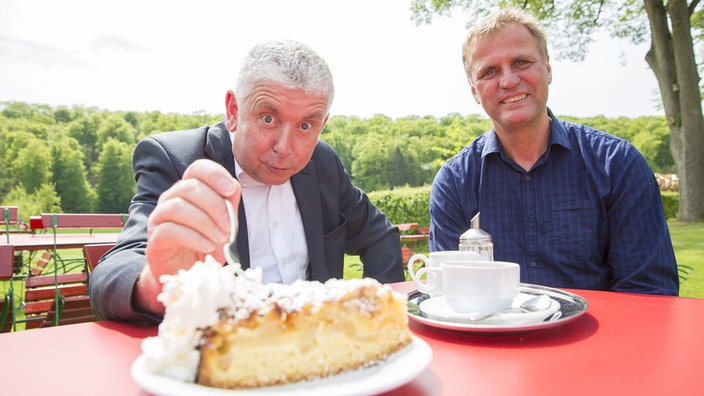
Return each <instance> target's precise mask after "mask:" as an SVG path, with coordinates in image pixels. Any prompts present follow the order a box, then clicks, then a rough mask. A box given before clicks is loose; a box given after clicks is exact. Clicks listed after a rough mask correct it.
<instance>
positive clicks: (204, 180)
mask: <svg viewBox="0 0 704 396" xmlns="http://www.w3.org/2000/svg"><path fill="white" fill-rule="evenodd" d="M225 199H227V200H229V201H230V202H231V203H232V206H233V208H235V210H237V207H238V205H239V201H240V184H239V183H238V182H237V180H236V179H235V178H233V177H232V175H230V173H229V172H228V171H227V170H226V169H225V168H224V167H222V166H221V165H220V164H218V163H216V162H213V161H210V160H198V161H196V162H194V163H193V164H191V165H190V166H189V167H188V169H186V171H185V172H184V174H183V179H181V180H180V181H179V182H177V183H176V184H174V185H173V186H172V187H171V188H169V189H168V190H166V191H164V193H162V194H161V196H160V197H159V201H158V202H157V205H156V207H155V208H154V211H153V212H152V214H151V216H149V222H148V224H147V251H146V262H147V264H146V266H145V267H144V270H143V271H142V273H141V275H140V277H139V280H138V281H137V290H136V291H135V296H134V297H135V298H136V301H135V303H136V304H137V305H138V307H139V308H140V309H142V310H146V311H149V312H154V313H163V312H164V306H163V305H162V304H161V302H158V301H157V300H156V297H157V295H158V294H159V293H160V292H161V288H162V285H161V283H160V282H159V277H160V276H161V275H168V274H175V273H176V272H177V271H178V270H180V269H188V268H190V267H191V266H192V265H193V263H195V262H196V261H202V260H203V259H204V258H205V256H206V255H207V254H212V255H213V257H214V258H215V259H216V260H218V261H220V262H225V257H224V255H223V252H222V247H223V245H224V244H225V243H226V242H227V241H228V238H229V236H230V220H229V217H228V213H227V208H226V206H225V201H224V200H225Z"/></svg>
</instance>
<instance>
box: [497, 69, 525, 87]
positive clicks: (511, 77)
mask: <svg viewBox="0 0 704 396" xmlns="http://www.w3.org/2000/svg"><path fill="white" fill-rule="evenodd" d="M520 80H521V79H520V77H519V76H518V74H517V73H514V72H513V71H511V70H507V71H504V72H502V73H501V79H500V80H499V81H500V82H499V84H500V85H501V88H512V87H514V86H516V84H518V82H519V81H520Z"/></svg>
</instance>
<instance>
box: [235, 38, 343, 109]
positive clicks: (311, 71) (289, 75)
mask: <svg viewBox="0 0 704 396" xmlns="http://www.w3.org/2000/svg"><path fill="white" fill-rule="evenodd" d="M262 80H266V81H272V82H275V83H278V84H281V85H284V86H286V87H288V88H296V89H302V90H303V91H305V92H307V93H311V94H316V95H322V96H326V97H327V98H328V109H330V106H331V105H332V100H333V97H334V96H335V86H334V85H333V81H332V73H330V69H329V68H328V65H327V63H326V62H325V60H324V59H323V58H322V57H320V55H318V54H317V53H315V51H313V50H312V49H311V48H310V47H308V46H307V45H305V44H303V43H300V42H297V41H293V40H283V41H265V42H262V43H259V44H257V45H255V46H254V47H253V48H252V49H250V50H249V52H248V53H247V55H246V56H245V58H244V60H243V62H242V66H241V67H240V73H239V77H238V79H237V85H236V87H235V95H236V97H238V98H241V99H242V100H244V99H245V98H246V97H247V95H248V94H249V92H250V91H251V89H252V86H253V85H254V84H256V83H257V82H259V81H262Z"/></svg>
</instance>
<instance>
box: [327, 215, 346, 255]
mask: <svg viewBox="0 0 704 396" xmlns="http://www.w3.org/2000/svg"><path fill="white" fill-rule="evenodd" d="M346 227H347V219H346V218H345V216H342V215H340V223H339V225H338V226H337V227H335V228H334V229H333V230H332V231H329V232H326V233H325V235H324V236H323V241H324V243H325V250H327V251H344V249H345V238H346V236H347V229H346Z"/></svg>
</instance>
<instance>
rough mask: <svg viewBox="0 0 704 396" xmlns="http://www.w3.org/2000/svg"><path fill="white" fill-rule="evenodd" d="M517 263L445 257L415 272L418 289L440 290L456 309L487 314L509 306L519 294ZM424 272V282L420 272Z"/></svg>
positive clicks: (425, 291) (518, 269)
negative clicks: (435, 265) (437, 264)
mask: <svg viewBox="0 0 704 396" xmlns="http://www.w3.org/2000/svg"><path fill="white" fill-rule="evenodd" d="M520 271H521V269H520V266H519V265H518V264H516V263H510V262H506V261H476V260H463V261H445V262H443V263H441V264H440V265H439V266H438V267H436V268H431V267H423V268H421V269H419V270H418V272H416V277H417V279H416V280H415V283H416V286H417V287H418V290H419V291H421V292H424V293H429V294H430V295H431V296H433V293H438V292H439V293H441V294H442V296H443V297H444V298H445V301H446V302H447V304H448V306H449V307H450V308H451V309H452V310H453V311H455V312H458V313H477V314H480V315H484V314H489V313H492V312H496V311H499V310H502V309H506V308H510V307H511V304H512V303H513V299H514V298H515V297H516V296H517V295H518V287H519V284H520V277H521V276H520V275H521V272H520ZM423 274H426V277H427V279H426V282H423V281H422V280H421V276H422V275H423Z"/></svg>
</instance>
